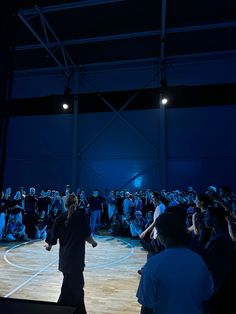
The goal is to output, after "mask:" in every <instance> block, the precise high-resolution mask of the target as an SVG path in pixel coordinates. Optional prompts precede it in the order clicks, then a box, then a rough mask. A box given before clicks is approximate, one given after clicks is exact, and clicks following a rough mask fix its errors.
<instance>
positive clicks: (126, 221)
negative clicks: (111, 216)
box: [121, 213, 131, 237]
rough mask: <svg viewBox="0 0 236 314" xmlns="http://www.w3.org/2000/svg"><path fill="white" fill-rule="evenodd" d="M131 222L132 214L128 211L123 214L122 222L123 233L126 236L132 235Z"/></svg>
mask: <svg viewBox="0 0 236 314" xmlns="http://www.w3.org/2000/svg"><path fill="white" fill-rule="evenodd" d="M130 223H131V215H130V214H129V213H126V215H122V222H121V235H122V236H124V237H130V236H131V233H130Z"/></svg>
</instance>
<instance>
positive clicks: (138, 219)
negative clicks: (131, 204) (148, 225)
mask: <svg viewBox="0 0 236 314" xmlns="http://www.w3.org/2000/svg"><path fill="white" fill-rule="evenodd" d="M134 215H135V219H133V220H131V222H130V233H131V236H132V238H135V237H137V238H138V237H139V235H140V234H141V233H142V232H143V230H144V226H145V219H144V218H143V216H142V213H141V211H138V210H137V211H136V212H134Z"/></svg>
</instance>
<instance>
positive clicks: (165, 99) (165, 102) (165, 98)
mask: <svg viewBox="0 0 236 314" xmlns="http://www.w3.org/2000/svg"><path fill="white" fill-rule="evenodd" d="M161 103H162V105H166V104H167V103H168V98H167V97H163V98H162V99H161Z"/></svg>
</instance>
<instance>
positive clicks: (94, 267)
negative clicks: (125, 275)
mask: <svg viewBox="0 0 236 314" xmlns="http://www.w3.org/2000/svg"><path fill="white" fill-rule="evenodd" d="M95 238H100V239H104V240H106V239H107V238H110V239H114V240H116V241H117V242H123V243H125V244H127V245H128V246H129V247H130V253H129V254H127V255H126V256H124V257H123V258H120V259H118V260H115V261H113V262H111V261H109V262H107V263H103V264H100V265H97V264H96V265H94V266H87V265H86V267H85V270H86V269H99V268H104V267H110V266H113V265H117V264H120V263H121V262H123V261H125V260H127V259H128V258H129V257H130V256H132V255H134V246H133V244H131V243H129V242H127V241H125V240H124V239H120V238H115V237H113V236H99V235H96V236H95ZM37 241H41V240H37ZM30 242H31V243H32V242H34V241H30ZM30 242H24V243H20V244H17V245H15V246H13V247H12V248H10V249H9V250H7V251H6V252H5V254H4V260H5V261H6V262H7V263H8V264H9V265H11V266H13V267H16V268H20V269H25V270H30V271H35V269H32V268H29V267H25V266H20V265H17V264H14V263H12V262H10V261H9V260H8V258H7V255H8V254H9V252H10V251H11V250H14V249H16V248H18V247H20V246H22V245H27V244H28V243H30ZM35 242H36V241H35ZM103 243H104V242H103ZM105 243H106V242H105ZM57 260H58V258H57V259H56V260H55V261H57ZM55 261H54V262H55ZM54 262H53V263H54ZM53 263H52V264H53ZM85 263H86V261H85ZM52 264H50V265H52ZM36 266H37V265H36ZM46 268H47V266H46Z"/></svg>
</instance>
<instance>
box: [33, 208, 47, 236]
mask: <svg viewBox="0 0 236 314" xmlns="http://www.w3.org/2000/svg"><path fill="white" fill-rule="evenodd" d="M38 215H39V216H38V219H37V221H36V224H35V229H36V231H35V235H34V238H35V239H46V237H47V224H46V217H45V211H44V210H43V211H41V212H39V214H38Z"/></svg>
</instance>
